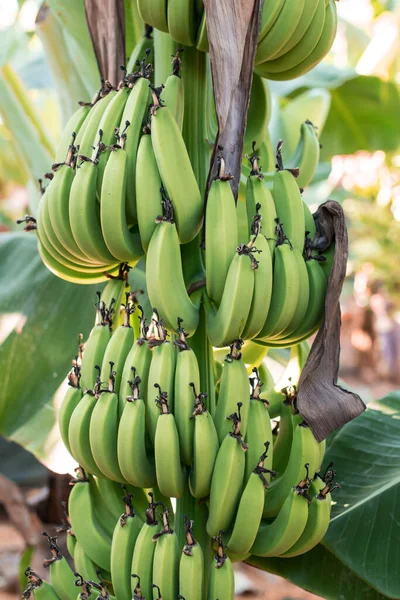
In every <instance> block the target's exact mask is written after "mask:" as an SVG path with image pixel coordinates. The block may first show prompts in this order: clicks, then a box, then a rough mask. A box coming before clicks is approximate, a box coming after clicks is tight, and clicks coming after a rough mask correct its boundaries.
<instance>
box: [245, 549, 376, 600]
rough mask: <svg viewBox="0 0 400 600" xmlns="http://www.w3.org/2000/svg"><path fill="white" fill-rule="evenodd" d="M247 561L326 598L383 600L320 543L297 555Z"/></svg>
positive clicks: (254, 557)
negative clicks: (312, 548) (294, 556)
mask: <svg viewBox="0 0 400 600" xmlns="http://www.w3.org/2000/svg"><path fill="white" fill-rule="evenodd" d="M246 562H247V563H249V564H250V565H253V566H254V567H257V568H259V569H262V570H263V571H269V572H270V573H275V574H276V575H280V576H281V577H284V578H285V579H288V580H289V581H291V582H292V583H295V584H296V585H298V586H299V587H301V588H303V589H305V590H308V591H310V592H313V593H314V594H317V595H319V596H322V598H326V600H384V598H387V596H383V595H382V594H379V593H378V592H377V591H376V590H374V589H372V588H371V587H370V586H369V585H368V584H367V583H365V582H364V581H362V580H361V579H359V578H358V577H357V576H356V575H355V574H354V573H352V572H351V571H350V569H348V568H347V567H346V566H345V565H344V564H343V563H341V562H340V561H339V560H338V559H337V558H335V556H334V555H333V554H331V553H330V552H329V551H328V550H327V549H326V548H324V547H323V546H320V545H319V546H317V547H316V548H314V550H311V551H310V552H307V553H306V554H303V555H302V556H297V557H296V558H286V559H285V558H260V557H258V556H251V557H250V558H249V559H247V560H246Z"/></svg>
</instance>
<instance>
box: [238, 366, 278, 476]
mask: <svg viewBox="0 0 400 600" xmlns="http://www.w3.org/2000/svg"><path fill="white" fill-rule="evenodd" d="M249 381H250V385H251V395H250V407H249V417H248V426H247V432H246V436H245V440H246V444H247V445H248V447H249V448H248V450H247V452H246V468H245V475H244V481H245V483H246V482H247V481H248V480H249V478H250V477H251V475H252V473H253V471H254V469H255V468H256V466H257V464H258V462H259V460H260V459H259V457H260V456H261V454H263V452H264V447H265V444H266V443H269V452H268V454H266V455H265V457H264V463H265V465H262V466H265V468H266V469H272V461H273V447H272V429H271V420H270V416H269V413H268V401H267V400H264V399H263V398H261V397H260V394H261V387H262V383H261V381H260V378H259V373H258V370H257V368H254V369H253V377H250V378H249Z"/></svg>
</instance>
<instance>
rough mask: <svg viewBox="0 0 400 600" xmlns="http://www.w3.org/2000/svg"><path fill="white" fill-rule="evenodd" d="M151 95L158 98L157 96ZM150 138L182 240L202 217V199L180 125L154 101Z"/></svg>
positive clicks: (183, 241) (194, 232)
mask: <svg viewBox="0 0 400 600" xmlns="http://www.w3.org/2000/svg"><path fill="white" fill-rule="evenodd" d="M153 99H154V100H156V101H157V103H158V100H157V99H156V98H154V94H153ZM151 140H152V142H153V149H154V155H155V157H156V161H157V165H158V170H159V172H160V175H161V179H162V182H163V186H164V188H165V190H166V192H167V194H168V197H169V198H171V201H172V203H173V208H174V216H175V220H176V227H177V231H178V236H179V241H180V242H181V244H187V243H188V242H190V241H191V240H192V239H193V238H194V237H196V235H197V233H198V231H199V229H200V227H201V224H202V220H203V200H202V197H201V194H200V190H199V187H198V185H197V181H196V178H195V175H194V172H193V169H192V165H191V163H190V159H189V155H188V152H187V149H186V146H185V142H184V141H183V137H182V134H181V132H180V131H179V127H178V125H177V124H176V121H175V119H174V117H173V115H172V114H171V113H170V111H169V109H168V108H167V107H166V106H165V107H161V106H160V105H159V103H158V104H155V105H154V107H153V109H152V118H151Z"/></svg>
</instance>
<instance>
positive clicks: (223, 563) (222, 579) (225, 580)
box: [207, 535, 235, 600]
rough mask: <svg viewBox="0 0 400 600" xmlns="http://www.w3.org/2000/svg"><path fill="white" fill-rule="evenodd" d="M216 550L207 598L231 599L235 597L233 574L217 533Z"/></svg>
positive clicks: (212, 599)
mask: <svg viewBox="0 0 400 600" xmlns="http://www.w3.org/2000/svg"><path fill="white" fill-rule="evenodd" d="M216 541H217V543H218V550H217V552H216V554H215V556H214V558H213V561H212V565H211V569H210V579H209V585H208V596H207V600H221V598H224V600H233V598H234V597H235V576H234V573H233V567H232V563H231V560H230V558H229V557H228V556H227V555H226V554H225V546H224V544H223V542H222V538H221V536H220V535H219V536H218V537H217V538H216Z"/></svg>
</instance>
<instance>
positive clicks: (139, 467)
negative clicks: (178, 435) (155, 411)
mask: <svg viewBox="0 0 400 600" xmlns="http://www.w3.org/2000/svg"><path fill="white" fill-rule="evenodd" d="M132 372H133V376H132V381H131V382H130V383H131V385H132V392H131V395H130V396H127V397H126V402H125V408H124V411H123V413H122V416H121V420H120V422H119V427H118V445H117V450H118V463H119V468H120V470H121V473H122V475H123V477H124V479H126V481H128V482H129V483H131V484H133V485H136V486H138V487H143V488H149V487H152V486H153V485H155V484H156V482H157V478H156V471H155V466H154V461H153V460H151V459H150V458H149V457H148V455H147V451H146V405H145V403H144V401H143V399H142V398H141V395H140V391H139V385H140V382H141V378H140V376H139V375H136V372H137V371H136V369H135V367H132Z"/></svg>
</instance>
